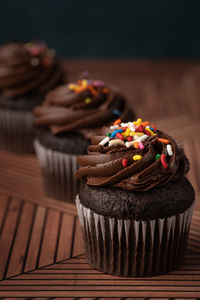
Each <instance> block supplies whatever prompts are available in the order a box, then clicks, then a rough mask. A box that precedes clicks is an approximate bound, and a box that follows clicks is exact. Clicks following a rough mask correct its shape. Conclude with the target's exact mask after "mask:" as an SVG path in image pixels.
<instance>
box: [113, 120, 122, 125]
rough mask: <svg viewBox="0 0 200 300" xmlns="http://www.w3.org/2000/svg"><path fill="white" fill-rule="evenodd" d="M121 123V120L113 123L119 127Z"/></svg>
mask: <svg viewBox="0 0 200 300" xmlns="http://www.w3.org/2000/svg"><path fill="white" fill-rule="evenodd" d="M120 123H121V120H120V119H118V120H116V121H115V122H114V123H113V125H114V126H115V125H119V124H120Z"/></svg>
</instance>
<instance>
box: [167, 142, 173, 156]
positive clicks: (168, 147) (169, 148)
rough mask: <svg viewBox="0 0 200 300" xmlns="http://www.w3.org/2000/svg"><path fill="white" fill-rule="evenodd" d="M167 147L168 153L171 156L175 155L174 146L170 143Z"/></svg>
mask: <svg viewBox="0 0 200 300" xmlns="http://www.w3.org/2000/svg"><path fill="white" fill-rule="evenodd" d="M166 148H167V154H168V155H169V156H172V155H173V151H172V146H171V145H170V144H167V146H166Z"/></svg>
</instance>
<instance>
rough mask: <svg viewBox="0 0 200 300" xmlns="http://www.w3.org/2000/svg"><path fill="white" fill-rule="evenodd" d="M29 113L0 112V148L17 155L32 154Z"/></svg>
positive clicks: (32, 129)
mask: <svg viewBox="0 0 200 300" xmlns="http://www.w3.org/2000/svg"><path fill="white" fill-rule="evenodd" d="M33 140H34V128H33V116H32V113H31V112H24V111H23V112H22V111H10V110H7V109H1V110H0V148H1V149H3V150H6V151H11V152H15V153H18V154H25V153H34V148H33Z"/></svg>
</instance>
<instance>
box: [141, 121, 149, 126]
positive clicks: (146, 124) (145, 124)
mask: <svg viewBox="0 0 200 300" xmlns="http://www.w3.org/2000/svg"><path fill="white" fill-rule="evenodd" d="M141 125H143V127H146V126H148V125H149V121H145V122H142V124H141Z"/></svg>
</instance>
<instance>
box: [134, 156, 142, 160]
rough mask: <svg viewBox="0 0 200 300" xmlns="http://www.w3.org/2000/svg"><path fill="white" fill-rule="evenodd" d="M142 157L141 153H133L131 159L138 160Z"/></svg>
mask: <svg viewBox="0 0 200 300" xmlns="http://www.w3.org/2000/svg"><path fill="white" fill-rule="evenodd" d="M141 158H142V156H141V155H134V156H133V160H140V159H141Z"/></svg>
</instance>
